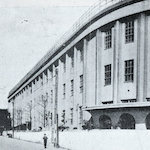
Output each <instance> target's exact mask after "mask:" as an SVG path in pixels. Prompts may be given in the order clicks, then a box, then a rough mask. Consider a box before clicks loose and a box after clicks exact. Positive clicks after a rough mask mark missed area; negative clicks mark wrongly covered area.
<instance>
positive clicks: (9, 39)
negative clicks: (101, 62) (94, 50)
mask: <svg viewBox="0 0 150 150" xmlns="http://www.w3.org/2000/svg"><path fill="white" fill-rule="evenodd" d="M95 2H97V0H0V108H7V106H8V103H7V96H8V93H9V91H10V90H11V89H12V88H13V87H14V86H15V85H16V84H17V83H18V82H19V81H20V80H21V79H22V78H23V77H24V76H25V75H26V73H27V72H29V71H30V70H31V69H32V68H33V66H34V65H35V64H36V63H37V62H38V61H39V60H40V59H41V58H42V57H43V56H44V55H45V54H46V52H47V51H49V50H50V48H51V47H52V46H53V45H54V43H55V42H56V41H57V40H58V39H59V38H60V37H61V35H63V33H65V32H66V31H67V30H69V28H70V27H71V26H72V25H73V24H74V23H75V22H76V21H77V19H78V18H79V17H80V16H81V15H82V14H83V13H84V12H85V11H86V10H87V9H88V7H89V6H91V5H92V4H94V3H95Z"/></svg>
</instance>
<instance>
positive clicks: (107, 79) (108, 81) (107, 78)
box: [105, 64, 111, 85]
mask: <svg viewBox="0 0 150 150" xmlns="http://www.w3.org/2000/svg"><path fill="white" fill-rule="evenodd" d="M110 84H111V64H109V65H106V66H105V85H110Z"/></svg>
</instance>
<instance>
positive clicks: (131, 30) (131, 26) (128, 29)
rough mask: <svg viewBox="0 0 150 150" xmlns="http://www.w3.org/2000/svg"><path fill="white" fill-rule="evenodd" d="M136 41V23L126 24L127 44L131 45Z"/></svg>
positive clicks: (129, 22)
mask: <svg viewBox="0 0 150 150" xmlns="http://www.w3.org/2000/svg"><path fill="white" fill-rule="evenodd" d="M133 41H134V21H128V22H126V23H125V42H126V43H130V42H133Z"/></svg>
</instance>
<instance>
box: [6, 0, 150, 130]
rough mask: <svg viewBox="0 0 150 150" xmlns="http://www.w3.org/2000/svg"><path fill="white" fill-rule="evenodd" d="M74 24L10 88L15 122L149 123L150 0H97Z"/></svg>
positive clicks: (143, 126) (115, 125)
mask: <svg viewBox="0 0 150 150" xmlns="http://www.w3.org/2000/svg"><path fill="white" fill-rule="evenodd" d="M74 27H76V28H74ZM74 27H73V30H70V31H69V32H68V33H69V34H66V36H64V37H62V39H60V41H58V43H56V45H55V46H54V47H53V48H52V49H51V51H50V52H48V53H47V54H46V55H45V57H43V58H42V59H41V60H40V61H39V62H38V63H37V65H36V66H35V67H34V68H33V69H32V70H31V71H30V72H29V73H28V74H27V75H26V76H25V77H24V78H23V79H22V80H21V81H20V82H19V83H18V84H17V85H16V86H15V87H14V88H13V89H12V90H11V91H10V93H9V96H8V101H9V105H10V106H9V110H10V112H11V116H12V117H13V125H14V126H20V125H26V126H27V128H32V129H39V128H43V127H44V128H45V127H48V128H51V127H52V126H53V125H54V124H55V123H56V115H57V114H58V124H59V126H64V127H67V128H70V129H82V126H83V125H84V123H85V121H86V120H89V119H90V126H91V127H92V128H98V129H112V128H121V129H149V128H150V59H149V58H150V0H107V1H103V2H102V3H101V2H99V3H98V4H97V5H95V6H94V7H91V8H90V9H89V11H88V12H86V13H85V15H83V16H82V17H81V18H80V19H79V22H77V24H75V26H74ZM71 31H72V32H71ZM87 112H88V113H87ZM89 114H90V115H89ZM90 117H91V118H90Z"/></svg>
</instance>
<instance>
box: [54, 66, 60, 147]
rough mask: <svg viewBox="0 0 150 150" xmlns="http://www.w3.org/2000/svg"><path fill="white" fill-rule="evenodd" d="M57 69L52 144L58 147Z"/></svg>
mask: <svg viewBox="0 0 150 150" xmlns="http://www.w3.org/2000/svg"><path fill="white" fill-rule="evenodd" d="M57 109H58V70H57V68H56V70H55V101H54V128H53V129H54V131H53V133H54V146H55V147H59V131H58V110H57Z"/></svg>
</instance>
